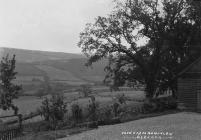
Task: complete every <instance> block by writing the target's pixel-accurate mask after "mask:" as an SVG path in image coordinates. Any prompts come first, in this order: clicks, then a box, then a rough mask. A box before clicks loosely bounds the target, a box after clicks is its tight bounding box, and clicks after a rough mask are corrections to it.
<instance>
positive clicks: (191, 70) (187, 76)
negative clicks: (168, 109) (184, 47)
mask: <svg viewBox="0 0 201 140" xmlns="http://www.w3.org/2000/svg"><path fill="white" fill-rule="evenodd" d="M177 86H178V88H177V92H178V103H179V106H180V107H182V108H185V109H187V110H194V111H201V57H200V58H198V59H197V60H195V61H194V62H193V63H192V64H190V65H189V66H188V67H186V68H185V69H184V70H183V71H182V72H180V73H179V78H178V81H177Z"/></svg>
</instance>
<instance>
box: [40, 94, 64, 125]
mask: <svg viewBox="0 0 201 140" xmlns="http://www.w3.org/2000/svg"><path fill="white" fill-rule="evenodd" d="M66 108H67V104H66V103H65V102H64V97H63V96H61V95H52V96H51V98H50V99H48V98H47V97H46V98H45V99H44V101H43V102H42V106H41V107H40V109H39V111H40V113H41V115H42V116H43V117H44V118H45V121H47V122H49V125H50V128H51V129H55V128H56V126H57V123H58V122H59V121H63V120H64V115H65V113H66V112H67V109H66Z"/></svg>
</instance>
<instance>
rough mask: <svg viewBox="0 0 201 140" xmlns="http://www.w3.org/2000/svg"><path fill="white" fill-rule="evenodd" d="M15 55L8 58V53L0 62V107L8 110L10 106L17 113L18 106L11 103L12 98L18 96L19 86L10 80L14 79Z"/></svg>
mask: <svg viewBox="0 0 201 140" xmlns="http://www.w3.org/2000/svg"><path fill="white" fill-rule="evenodd" d="M15 62H16V60H15V55H13V58H12V59H9V55H7V56H6V57H3V58H2V60H1V63H0V80H1V83H0V108H2V109H3V110H8V109H10V108H12V109H13V110H14V111H15V114H17V110H18V108H17V107H16V106H15V105H14V104H13V99H16V98H17V97H18V94H19V91H20V90H21V89H22V87H21V86H18V85H15V84H14V83H13V82H12V81H13V80H14V79H16V74H17V72H15Z"/></svg>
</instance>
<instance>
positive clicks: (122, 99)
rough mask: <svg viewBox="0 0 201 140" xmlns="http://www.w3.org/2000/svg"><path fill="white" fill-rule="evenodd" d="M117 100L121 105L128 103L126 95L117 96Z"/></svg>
mask: <svg viewBox="0 0 201 140" xmlns="http://www.w3.org/2000/svg"><path fill="white" fill-rule="evenodd" d="M116 99H117V100H118V102H119V103H120V104H125V103H126V97H125V95H124V94H117V96H116Z"/></svg>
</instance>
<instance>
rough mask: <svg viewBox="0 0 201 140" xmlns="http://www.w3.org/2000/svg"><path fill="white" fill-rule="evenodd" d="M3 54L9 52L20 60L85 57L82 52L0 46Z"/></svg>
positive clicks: (32, 60)
mask: <svg viewBox="0 0 201 140" xmlns="http://www.w3.org/2000/svg"><path fill="white" fill-rule="evenodd" d="M0 54H1V56H5V55H7V54H10V55H13V54H15V55H16V60H17V61H18V62H29V63H30V62H40V61H47V60H60V59H73V58H84V56H83V55H81V54H73V53H63V52H48V51H35V50H24V49H14V48H0Z"/></svg>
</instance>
